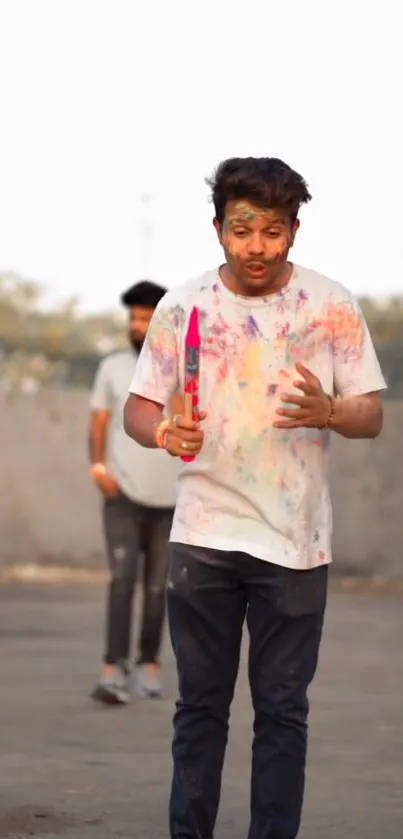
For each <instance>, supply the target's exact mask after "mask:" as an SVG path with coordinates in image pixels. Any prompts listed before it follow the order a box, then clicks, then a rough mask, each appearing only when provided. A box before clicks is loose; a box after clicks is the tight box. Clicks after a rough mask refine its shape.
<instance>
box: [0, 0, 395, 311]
mask: <svg viewBox="0 0 403 839" xmlns="http://www.w3.org/2000/svg"><path fill="white" fill-rule="evenodd" d="M400 17H401V7H400V4H399V3H398V2H396V3H395V2H394V0H384V2H383V3H382V4H381V5H379V4H375V3H373V4H372V3H369V2H368V3H367V2H364V0H362V2H360V0H350V2H347V0H345V2H342V0H341V2H340V1H339V2H337V3H335V2H333V3H330V2H325V0H287V2H285V3H279V2H271V0H251V2H249V3H245V2H241V0H232V2H229V0H203V2H201V3H197V4H196V3H193V2H192V1H191V0H183V2H179V0H170V2H166V0H160V2H159V3H158V2H151V0H149V1H148V2H147V0H140V2H136V0H126V1H125V0H25V2H24V0H0V37H1V49H0V117H1V122H0V270H12V271H17V272H20V273H22V274H23V275H25V276H27V277H30V278H34V279H37V280H38V281H40V282H42V283H44V284H46V285H47V286H48V287H49V299H50V300H59V299H61V298H64V297H70V296H71V295H75V294H78V295H79V296H80V298H81V300H82V303H83V306H84V307H85V308H86V309H102V308H106V307H113V306H115V304H116V300H117V298H118V296H119V293H120V291H121V290H122V289H123V288H125V287H126V286H128V285H130V284H131V283H132V282H134V281H136V280H137V279H139V278H140V277H141V276H143V275H148V276H151V277H152V278H154V279H156V280H159V281H161V282H163V283H164V284H166V285H168V286H173V285H176V284H178V283H180V282H182V281H183V280H184V279H186V278H187V277H191V276H194V275H196V274H197V273H198V272H202V271H203V270H206V269H207V268H210V267H213V266H214V265H215V264H216V263H218V260H219V258H220V251H219V249H218V245H217V244H216V241H215V236H214V231H213V228H212V226H211V218H212V208H211V205H210V204H209V202H208V192H207V188H206V187H205V185H204V177H205V176H206V175H208V174H209V173H210V171H211V170H212V168H213V167H214V166H215V165H216V164H217V163H218V162H219V161H220V160H221V159H222V158H224V157H228V156H231V155H273V156H278V157H282V158H284V159H285V160H286V161H287V162H288V163H289V164H291V165H292V166H293V167H295V168H296V169H298V170H299V171H300V172H301V174H303V175H304V177H306V179H307V180H308V182H309V184H310V187H311V191H312V193H313V198H314V200H313V201H312V203H311V204H310V205H309V206H308V207H307V208H306V209H305V210H304V211H303V214H302V219H301V220H302V226H301V230H300V233H299V237H298V241H297V244H296V247H295V249H294V259H295V260H296V261H298V262H300V263H302V264H305V265H307V266H309V267H312V268H316V269H317V270H320V271H323V272H325V273H327V274H328V275H330V276H331V277H334V278H335V279H339V280H340V281H342V282H344V283H345V284H346V285H348V286H349V287H350V288H351V289H352V290H353V291H355V292H356V293H360V294H362V293H368V294H372V295H385V294H388V293H392V292H399V291H400V292H401V291H403V272H402V262H403V259H402V257H403V244H402V235H401V228H402V219H403V210H402V206H403V202H402V193H403V175H402V172H403V166H402V154H403V129H402V127H400V124H401V104H400V105H399V102H400V103H401V81H402V78H403V57H402V55H403V53H402V49H401V34H400V32H401V26H400ZM144 194H148V195H151V196H152V200H151V201H149V202H148V204H147V211H146V212H145V213H144V217H143V220H142V218H141V216H142V212H141V196H142V195H144ZM148 227H149V228H152V233H151V232H150V231H148V232H147V230H146V229H145V228H148Z"/></svg>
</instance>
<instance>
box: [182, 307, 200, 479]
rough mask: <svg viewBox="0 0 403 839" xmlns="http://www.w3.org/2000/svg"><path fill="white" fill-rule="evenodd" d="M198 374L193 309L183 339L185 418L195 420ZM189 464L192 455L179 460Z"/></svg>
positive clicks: (197, 338)
mask: <svg viewBox="0 0 403 839" xmlns="http://www.w3.org/2000/svg"><path fill="white" fill-rule="evenodd" d="M199 372H200V332H199V310H198V309H197V308H196V306H194V307H193V309H192V312H191V315H190V319H189V325H188V331H187V333H186V339H185V417H186V419H193V420H197V419H198V417H199ZM181 459H182V460H183V461H184V462H185V463H191V462H192V460H194V459H195V456H194V455H185V456H184V457H182V458H181Z"/></svg>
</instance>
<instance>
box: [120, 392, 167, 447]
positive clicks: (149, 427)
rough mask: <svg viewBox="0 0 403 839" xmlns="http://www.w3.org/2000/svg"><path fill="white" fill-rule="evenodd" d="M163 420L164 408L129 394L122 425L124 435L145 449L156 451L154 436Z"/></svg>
mask: <svg viewBox="0 0 403 839" xmlns="http://www.w3.org/2000/svg"><path fill="white" fill-rule="evenodd" d="M163 419H164V407H163V405H158V404H157V402H150V400H149V399H143V398H142V397H141V396H136V395H135V394H133V393H131V394H130V396H129V397H128V399H127V402H126V405H125V408H124V414H123V425H124V429H125V432H126V434H127V435H128V436H129V437H131V438H132V440H135V441H136V443H139V444H140V446H144V447H145V448H147V449H156V448H157V442H156V439H155V434H156V431H157V428H158V426H159V424H160V423H161V422H162V420H163Z"/></svg>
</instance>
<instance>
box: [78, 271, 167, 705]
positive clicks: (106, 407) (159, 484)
mask: <svg viewBox="0 0 403 839" xmlns="http://www.w3.org/2000/svg"><path fill="white" fill-rule="evenodd" d="M165 292H166V289H164V288H162V287H160V286H158V285H155V284H154V283H152V282H149V281H142V282H140V283H137V284H136V285H134V286H132V287H131V288H129V289H128V290H127V291H126V292H125V293H124V294H122V296H121V303H122V304H123V306H125V308H126V309H127V311H128V315H129V339H130V343H131V348H130V349H128V350H126V351H121V352H115V353H113V354H112V355H110V356H108V357H107V358H105V359H104V360H103V361H102V362H101V364H100V365H99V368H98V371H97V373H96V377H95V381H94V385H93V390H92V396H91V422H90V456H91V477H92V479H93V481H94V483H95V484H96V485H97V487H98V488H99V490H100V491H101V493H102V496H103V507H102V513H103V528H104V535H105V541H106V547H107V553H108V560H109V570H110V581H109V587H108V597H107V615H106V639H105V652H104V659H103V666H102V671H101V677H100V680H99V682H98V684H97V685H96V687H95V688H94V690H93V691H92V694H91V695H92V698H93V699H95V700H98V701H100V702H104V703H106V704H111V705H122V704H126V703H127V702H128V701H129V699H130V685H131V667H130V640H131V628H132V608H133V599H134V589H135V583H136V580H137V577H138V567H139V556H141V555H143V557H144V570H143V583H144V585H143V588H144V600H143V617H142V626H141V630H140V636H139V644H138V658H137V667H136V679H135V689H136V693H137V694H138V695H140V696H143V697H157V696H160V695H161V682H160V677H159V666H158V653H159V649H160V645H161V638H162V632H163V624H164V612H165V584H166V576H167V568H168V539H169V533H170V529H171V523H172V515H173V508H174V506H175V483H176V476H177V472H178V468H177V464H176V461H175V459H173V458H171V457H169V455H168V454H167V453H166V452H164V451H157V450H154V451H151V450H147V449H144V448H143V447H142V446H139V445H138V444H137V443H135V442H134V441H133V440H130V438H129V437H128V436H127V435H126V433H125V431H124V428H123V407H124V404H125V401H126V397H127V391H128V387H129V384H130V381H131V379H132V377H133V374H134V371H135V367H136V362H137V358H138V355H139V353H140V350H141V348H142V346H143V342H144V338H145V335H146V332H147V328H148V325H149V322H150V320H151V317H152V315H153V313H154V310H155V308H156V306H157V305H158V303H159V301H160V300H161V298H162V297H163V296H164V294H165Z"/></svg>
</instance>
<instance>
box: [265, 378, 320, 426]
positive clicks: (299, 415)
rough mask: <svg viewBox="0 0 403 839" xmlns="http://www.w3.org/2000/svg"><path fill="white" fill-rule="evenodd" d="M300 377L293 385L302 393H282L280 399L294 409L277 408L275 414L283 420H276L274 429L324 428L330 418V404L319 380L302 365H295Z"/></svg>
mask: <svg viewBox="0 0 403 839" xmlns="http://www.w3.org/2000/svg"><path fill="white" fill-rule="evenodd" d="M296 368H297V371H298V373H299V374H300V375H301V376H302V379H301V380H300V381H295V382H294V385H295V387H297V388H298V390H301V391H302V396H295V395H294V394H287V393H283V394H282V395H281V399H282V401H283V402H286V403H288V404H289V405H295V408H292V407H290V408H277V411H276V413H277V414H279V415H280V416H281V417H284V419H283V420H276V422H274V423H273V425H274V428H288V429H290V428H324V427H325V426H326V425H327V422H328V420H329V417H330V413H331V410H332V404H331V400H330V399H329V397H328V396H327V395H326V393H325V392H324V390H323V388H322V385H321V383H320V381H319V379H318V378H317V377H316V376H314V374H313V373H311V371H310V370H308V369H307V368H306V367H304V366H303V364H299V363H298V364H297V365H296Z"/></svg>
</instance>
